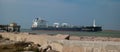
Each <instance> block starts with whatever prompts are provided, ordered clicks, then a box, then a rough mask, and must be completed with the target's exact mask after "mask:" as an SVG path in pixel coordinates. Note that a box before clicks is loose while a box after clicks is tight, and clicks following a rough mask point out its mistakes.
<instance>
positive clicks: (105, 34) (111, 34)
mask: <svg viewBox="0 0 120 52" xmlns="http://www.w3.org/2000/svg"><path fill="white" fill-rule="evenodd" d="M21 32H28V33H36V34H49V35H56V34H69V35H75V36H100V37H116V38H120V31H117V30H104V31H101V32H79V31H43V30H30V29H21Z"/></svg>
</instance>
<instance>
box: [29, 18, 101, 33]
mask: <svg viewBox="0 0 120 52" xmlns="http://www.w3.org/2000/svg"><path fill="white" fill-rule="evenodd" d="M31 29H32V30H54V31H92V32H96V31H102V27H101V26H96V24H95V20H93V26H74V25H69V24H68V23H61V24H60V23H57V22H55V23H53V25H52V26H49V25H47V21H46V20H43V19H41V18H35V19H34V20H33V24H32V28H31Z"/></svg>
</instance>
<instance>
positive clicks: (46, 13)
mask: <svg viewBox="0 0 120 52" xmlns="http://www.w3.org/2000/svg"><path fill="white" fill-rule="evenodd" d="M37 17H38V18H40V17H41V18H42V19H45V20H47V21H48V23H49V24H50V25H52V24H53V23H54V22H59V23H69V24H73V25H77V26H79V25H80V26H89V25H92V23H93V20H94V19H95V20H96V25H99V26H102V27H103V29H105V30H120V23H119V22H120V0H0V24H9V23H12V22H16V23H18V24H19V25H21V26H22V28H27V29H29V28H30V27H31V25H32V21H33V19H34V18H37Z"/></svg>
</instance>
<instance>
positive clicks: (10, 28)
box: [0, 23, 20, 32]
mask: <svg viewBox="0 0 120 52" xmlns="http://www.w3.org/2000/svg"><path fill="white" fill-rule="evenodd" d="M0 30H1V31H6V32H20V25H17V23H11V24H9V25H1V24H0Z"/></svg>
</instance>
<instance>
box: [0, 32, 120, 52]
mask: <svg viewBox="0 0 120 52" xmlns="http://www.w3.org/2000/svg"><path fill="white" fill-rule="evenodd" d="M0 35H2V36H3V37H5V38H9V39H10V40H13V41H27V42H34V43H35V44H40V45H42V46H43V47H45V46H47V45H51V46H52V48H53V49H54V50H57V51H59V52H91V51H92V52H110V51H113V52H120V38H111V37H94V36H93V37H88V36H80V37H78V36H70V37H69V39H70V40H66V39H65V38H66V37H68V36H69V35H62V34H58V35H54V36H50V35H47V34H40V35H33V34H29V33H7V32H1V33H0ZM108 47H109V48H108ZM105 48H108V49H105Z"/></svg>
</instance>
